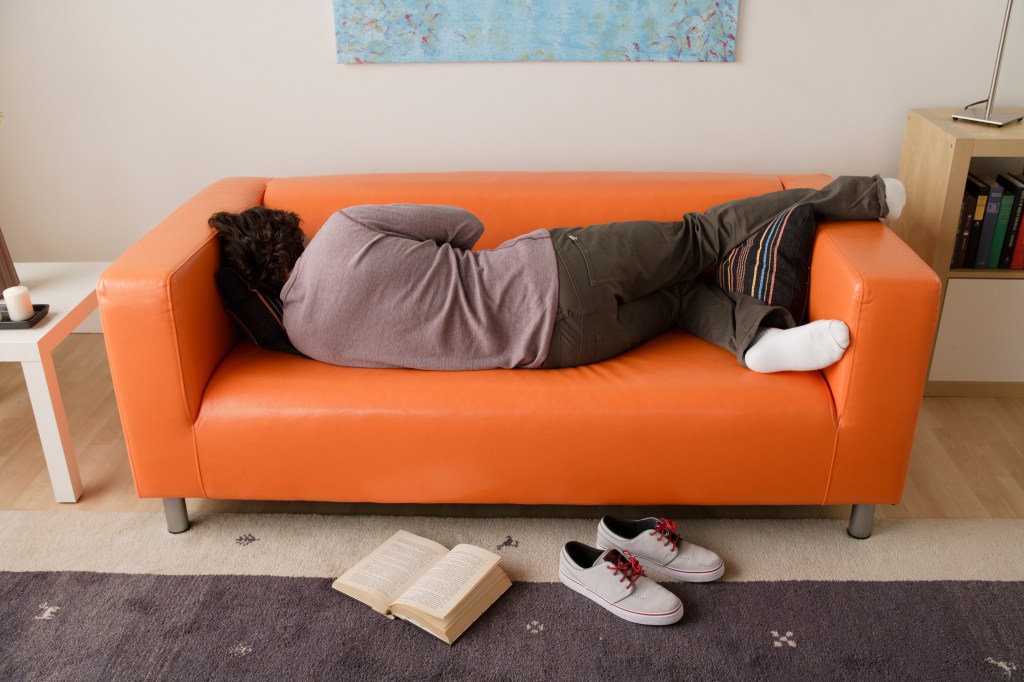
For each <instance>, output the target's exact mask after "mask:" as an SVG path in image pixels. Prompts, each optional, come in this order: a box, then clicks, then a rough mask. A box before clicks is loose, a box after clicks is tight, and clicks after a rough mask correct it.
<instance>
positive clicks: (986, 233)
mask: <svg viewBox="0 0 1024 682" xmlns="http://www.w3.org/2000/svg"><path fill="white" fill-rule="evenodd" d="M977 178H978V179H979V180H980V181H981V182H982V183H983V184H984V185H985V186H986V187H987V188H988V201H987V202H986V203H985V219H984V221H983V222H982V226H981V238H980V239H979V240H978V253H977V254H975V257H974V264H973V266H972V267H974V268H979V269H980V268H987V267H989V264H988V261H989V255H990V253H991V252H992V242H993V241H994V240H995V236H996V223H998V222H999V210H1000V208H1001V206H1002V202H1003V186H1002V185H1000V184H999V183H998V182H996V181H995V180H994V179H992V178H991V177H988V176H986V175H979V176H977ZM992 267H995V266H994V265H993V266H992Z"/></svg>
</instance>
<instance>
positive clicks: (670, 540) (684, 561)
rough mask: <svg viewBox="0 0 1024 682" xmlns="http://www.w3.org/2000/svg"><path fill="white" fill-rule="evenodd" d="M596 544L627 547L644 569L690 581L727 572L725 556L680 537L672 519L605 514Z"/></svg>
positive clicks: (693, 581)
mask: <svg viewBox="0 0 1024 682" xmlns="http://www.w3.org/2000/svg"><path fill="white" fill-rule="evenodd" d="M597 546H598V547H599V548H601V549H617V550H619V551H620V552H623V551H628V552H630V553H632V554H633V555H634V556H635V557H636V558H637V559H638V560H639V561H640V564H641V565H643V567H644V568H645V569H649V570H652V571H657V572H658V573H660V574H661V575H664V576H667V577H669V578H675V579H676V580H682V581H685V582H688V583H707V582H711V581H712V580H718V579H719V578H721V577H722V574H723V573H725V562H724V561H722V557H720V556H718V555H717V554H715V553H714V552H712V551H711V550H709V549H704V548H703V547H701V546H700V545H695V544H693V543H692V542H687V541H686V540H684V539H683V538H681V537H680V536H679V534H678V533H677V532H676V524H675V521H671V520H669V519H656V518H654V517H653V516H651V517H648V518H645V519H639V520H637V521H630V520H626V519H619V518H616V517H614V516H605V517H604V518H602V519H601V521H600V522H599V523H598V524H597Z"/></svg>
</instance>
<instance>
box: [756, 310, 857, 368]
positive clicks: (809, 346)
mask: <svg viewBox="0 0 1024 682" xmlns="http://www.w3.org/2000/svg"><path fill="white" fill-rule="evenodd" d="M849 347H850V328H849V327H847V326H846V323H845V322H843V321H842V320H815V321H814V322H810V323H808V324H805V325H802V326H800V327H793V328H792V329H773V328H768V327H766V328H763V329H760V330H758V332H757V334H756V335H755V336H754V342H753V343H752V344H751V345H750V348H748V349H747V352H746V354H745V355H744V356H743V361H744V363H746V365H747V367H748V368H750V369H752V370H754V371H755V372H761V373H769V372H808V371H812V370H816V369H824V368H826V367H828V366H829V365H831V364H833V363H835V362H838V361H839V359H840V358H842V357H843V353H845V352H846V349H847V348H849Z"/></svg>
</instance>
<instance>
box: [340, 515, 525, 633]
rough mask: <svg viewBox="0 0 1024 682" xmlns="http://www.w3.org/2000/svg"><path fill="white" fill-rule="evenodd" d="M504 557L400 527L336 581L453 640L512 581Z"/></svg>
mask: <svg viewBox="0 0 1024 682" xmlns="http://www.w3.org/2000/svg"><path fill="white" fill-rule="evenodd" d="M500 561H501V557H499V556H498V555H497V554H494V553H493V552H489V551H487V550H486V549H481V548H480V547H476V546H474V545H456V546H455V547H453V548H452V549H451V550H450V551H449V550H448V548H447V547H445V546H444V545H442V544H440V543H437V542H434V541H433V540H428V539H427V538H423V537H420V536H418V535H413V534H412V533H408V532H406V531H404V530H400V531H398V532H396V533H395V534H394V535H392V536H391V537H390V538H388V539H387V540H386V541H385V542H384V544H382V545H380V546H379V547H377V548H376V549H375V550H373V551H372V552H371V553H370V554H369V555H368V556H366V557H365V558H363V559H362V560H360V561H358V562H356V564H355V565H354V566H352V568H350V569H348V570H347V571H345V572H344V573H343V574H342V575H341V577H339V578H338V579H337V580H335V581H334V583H333V584H332V585H331V586H332V587H333V588H334V589H336V590H338V591H339V592H341V593H343V594H347V595H348V596H350V597H352V598H353V599H356V600H358V601H361V602H363V603H364V604H366V605H367V606H370V607H371V608H372V609H374V610H375V611H377V612H379V613H381V614H383V615H385V616H387V617H389V618H395V617H396V616H397V617H398V618H401V619H403V620H406V621H408V622H410V623H412V624H413V625H415V626H417V627H419V628H421V629H423V630H426V631H427V632H429V633H430V634H432V635H434V636H435V637H437V638H439V639H441V640H443V641H445V642H447V643H448V644H451V643H453V642H454V641H455V640H456V639H458V638H459V635H461V634H462V633H463V632H465V631H466V629H467V628H468V627H469V626H470V625H472V624H473V622H475V621H476V619H477V618H479V617H480V615H481V614H482V613H483V612H484V611H486V610H487V609H488V608H489V607H490V606H491V604H493V603H494V602H495V601H497V599H498V597H500V596H501V595H502V594H504V592H505V590H507V589H508V588H509V587H511V586H512V581H511V580H509V578H508V575H506V573H505V571H504V570H502V568H501V566H500V565H499V563H500Z"/></svg>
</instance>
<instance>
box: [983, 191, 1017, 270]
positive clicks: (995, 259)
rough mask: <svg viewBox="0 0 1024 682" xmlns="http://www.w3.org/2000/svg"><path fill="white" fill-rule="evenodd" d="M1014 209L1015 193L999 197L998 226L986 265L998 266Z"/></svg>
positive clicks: (989, 266)
mask: <svg viewBox="0 0 1024 682" xmlns="http://www.w3.org/2000/svg"><path fill="white" fill-rule="evenodd" d="M1012 210H1013V195H1012V194H1004V195H1003V196H1002V197H1001V198H1000V199H999V213H998V215H997V216H996V227H995V231H994V232H993V233H992V247H991V248H990V249H989V251H988V261H987V262H986V263H985V267H988V268H998V267H999V257H1000V256H1001V255H1002V254H1003V244H1004V243H1005V242H1006V228H1007V226H1009V224H1010V211H1012Z"/></svg>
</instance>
